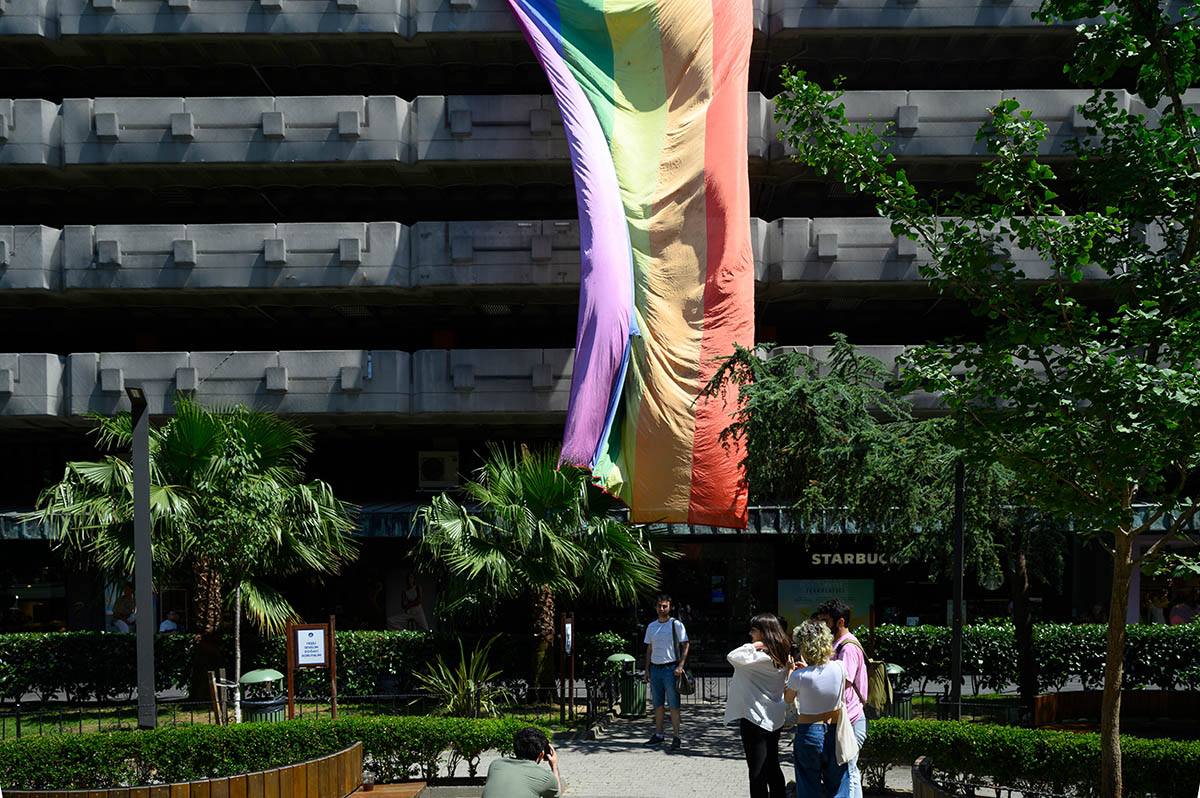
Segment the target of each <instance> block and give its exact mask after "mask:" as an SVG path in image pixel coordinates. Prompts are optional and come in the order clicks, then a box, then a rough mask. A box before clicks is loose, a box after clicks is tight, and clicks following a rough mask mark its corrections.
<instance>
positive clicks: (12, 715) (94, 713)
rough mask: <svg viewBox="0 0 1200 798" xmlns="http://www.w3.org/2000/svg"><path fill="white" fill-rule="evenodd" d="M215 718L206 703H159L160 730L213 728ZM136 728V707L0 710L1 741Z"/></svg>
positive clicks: (19, 705) (12, 707)
mask: <svg viewBox="0 0 1200 798" xmlns="http://www.w3.org/2000/svg"><path fill="white" fill-rule="evenodd" d="M217 717H218V716H217V714H216V711H214V708H213V705H212V703H210V702H207V701H160V702H159V703H158V725H159V726H182V725H190V724H193V723H205V724H214V723H216V722H217ZM137 727H138V706H137V704H136V703H132V704H85V705H77V706H62V705H56V706H42V705H34V706H29V705H27V704H22V703H21V702H17V703H15V704H9V705H5V706H3V707H2V708H0V740H8V739H17V738H20V737H32V736H41V735H46V734H84V733H88V732H103V731H122V730H126V729H136V728H137Z"/></svg>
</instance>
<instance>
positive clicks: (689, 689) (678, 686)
mask: <svg viewBox="0 0 1200 798" xmlns="http://www.w3.org/2000/svg"><path fill="white" fill-rule="evenodd" d="M676 623H678V621H676V620H675V619H674V618H672V619H671V642H672V643H673V644H674V645H675V661H676V662H679V638H678V637H677V636H676V634H675V624H676ZM675 692H677V693H679V694H680V695H691V694H692V693H694V692H696V677H695V676H693V675H692V672H691V671H689V670H688V669H687V668H684V669H683V671H682V672H681V673H680V674H679V675H678V676H676V677H675Z"/></svg>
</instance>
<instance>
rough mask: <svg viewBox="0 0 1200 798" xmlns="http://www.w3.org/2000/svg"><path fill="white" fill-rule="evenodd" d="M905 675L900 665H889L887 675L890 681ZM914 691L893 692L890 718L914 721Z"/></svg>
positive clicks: (888, 712)
mask: <svg viewBox="0 0 1200 798" xmlns="http://www.w3.org/2000/svg"><path fill="white" fill-rule="evenodd" d="M903 673H904V668H902V667H900V666H899V665H896V664H893V663H888V666H887V675H888V679H889V680H892V681H895V679H896V677H897V676H900V675H901V674H903ZM912 699H913V691H912V690H893V691H892V704H891V706H889V707H888V711H887V714H888V717H891V718H899V719H900V720H912Z"/></svg>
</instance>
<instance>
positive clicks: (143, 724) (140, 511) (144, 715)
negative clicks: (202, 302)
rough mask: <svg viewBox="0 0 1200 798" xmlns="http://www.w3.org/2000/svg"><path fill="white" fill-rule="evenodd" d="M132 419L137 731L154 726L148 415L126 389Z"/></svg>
mask: <svg viewBox="0 0 1200 798" xmlns="http://www.w3.org/2000/svg"><path fill="white" fill-rule="evenodd" d="M125 393H126V394H128V396H129V406H130V411H131V413H132V416H133V419H132V423H133V577H134V600H135V601H136V602H137V608H138V619H137V624H136V629H137V693H138V728H139V729H153V728H154V727H155V726H156V725H157V723H158V709H157V707H156V706H155V702H154V631H155V629H154V612H153V605H154V574H153V571H152V569H153V565H152V560H151V553H150V413H149V412H148V409H147V407H146V392H145V391H144V390H142V389H141V388H140V387H135V386H132V385H130V386H127V387H126V388H125Z"/></svg>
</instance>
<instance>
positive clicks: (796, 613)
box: [778, 579, 875, 632]
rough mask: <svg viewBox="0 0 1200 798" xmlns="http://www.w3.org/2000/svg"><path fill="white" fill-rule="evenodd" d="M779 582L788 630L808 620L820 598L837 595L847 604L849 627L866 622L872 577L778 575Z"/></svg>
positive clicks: (872, 595)
mask: <svg viewBox="0 0 1200 798" xmlns="http://www.w3.org/2000/svg"><path fill="white" fill-rule="evenodd" d="M778 585H779V614H780V615H782V616H783V617H784V618H785V619H786V620H787V622H788V625H789V629H788V631H789V632H790V631H791V628H790V627H795V626H797V625H798V624H799V623H800V622H801V621H807V620H808V617H809V616H810V615H812V613H813V611H814V610H816V608H817V605H818V604H820V603H821V602H822V601H827V600H829V599H831V598H840V599H842V600H843V601H845V602H846V603H847V604H849V605H850V608H851V613H852V614H851V619H850V626H851V628H854V627H857V626H860V625H863V626H865V625H866V624H867V622H868V621H869V620H870V613H871V605H872V604H873V603H875V580H874V579H780V580H779V582H778Z"/></svg>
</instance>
